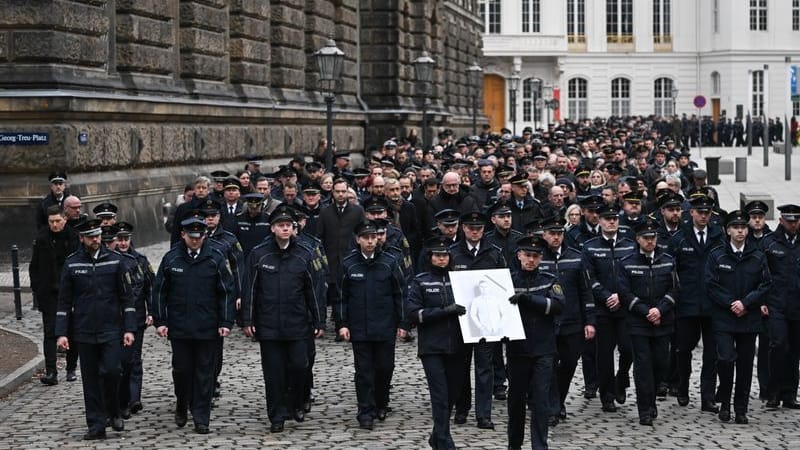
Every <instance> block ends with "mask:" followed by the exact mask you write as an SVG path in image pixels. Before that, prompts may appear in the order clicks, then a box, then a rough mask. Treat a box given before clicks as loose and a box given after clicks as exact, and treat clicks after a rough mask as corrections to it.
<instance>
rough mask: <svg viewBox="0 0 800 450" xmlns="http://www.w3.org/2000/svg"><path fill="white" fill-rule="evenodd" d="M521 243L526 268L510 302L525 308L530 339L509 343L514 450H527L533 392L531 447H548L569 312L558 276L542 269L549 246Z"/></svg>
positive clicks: (534, 239) (517, 276) (518, 274)
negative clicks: (559, 339) (559, 336)
mask: <svg viewBox="0 0 800 450" xmlns="http://www.w3.org/2000/svg"><path fill="white" fill-rule="evenodd" d="M517 245H518V250H517V258H519V261H520V270H519V271H515V272H514V273H513V274H512V275H511V279H512V281H513V282H514V292H515V294H514V295H513V296H511V298H509V299H508V301H509V302H510V303H511V304H513V305H517V306H518V307H519V313H520V316H521V317H522V326H523V328H524V329H525V339H524V340H515V341H510V342H509V343H508V448H509V449H520V448H522V441H523V439H524V435H525V416H526V410H527V409H526V407H525V406H526V404H527V403H528V399H529V391H530V404H531V405H533V412H532V415H531V448H532V449H547V448H548V447H547V433H548V418H549V415H550V411H549V409H550V408H549V404H548V396H549V395H550V380H551V378H552V376H553V357H554V355H555V353H556V332H555V321H554V319H553V316H556V315H558V314H560V313H561V311H562V309H563V306H564V292H563V289H562V287H561V285H560V284H559V283H558V280H557V278H556V276H555V275H553V274H551V273H547V272H542V271H541V270H539V263H540V262H541V260H542V252H543V251H544V247H545V246H546V245H547V244H546V242H545V241H544V240H542V238H540V237H538V236H526V237H524V238H522V239H520V240H519V241H518V242H517Z"/></svg>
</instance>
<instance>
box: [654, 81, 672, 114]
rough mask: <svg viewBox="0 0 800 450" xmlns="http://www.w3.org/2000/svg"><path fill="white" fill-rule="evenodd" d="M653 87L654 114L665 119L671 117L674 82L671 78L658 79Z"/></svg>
mask: <svg viewBox="0 0 800 450" xmlns="http://www.w3.org/2000/svg"><path fill="white" fill-rule="evenodd" d="M653 87H654V89H653V97H654V100H655V105H654V110H653V112H654V114H655V115H656V116H663V117H668V116H671V115H672V114H673V112H672V111H673V110H672V103H673V100H672V80H671V79H669V78H658V79H656V81H655V83H654V85H653Z"/></svg>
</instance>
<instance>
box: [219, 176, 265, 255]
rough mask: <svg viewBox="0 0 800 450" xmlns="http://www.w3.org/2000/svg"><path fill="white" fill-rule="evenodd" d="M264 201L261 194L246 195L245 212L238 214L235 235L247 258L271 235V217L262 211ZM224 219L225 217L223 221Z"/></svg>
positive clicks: (234, 229)
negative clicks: (254, 248) (251, 251)
mask: <svg viewBox="0 0 800 450" xmlns="http://www.w3.org/2000/svg"><path fill="white" fill-rule="evenodd" d="M262 200H264V196H263V195H262V194H261V193H259V192H253V193H250V194H246V195H245V196H244V201H245V210H244V211H242V212H241V213H238V214H236V218H235V225H234V228H233V234H234V235H235V236H236V240H238V241H239V245H241V246H242V252H243V253H244V257H245V258H247V255H248V254H250V250H252V249H253V247H255V246H256V245H258V244H260V243H261V241H263V240H264V238H265V237H267V235H269V230H270V223H269V215H268V214H267V213H265V212H263V211H261V201H262ZM224 218H225V216H224V215H223V220H224Z"/></svg>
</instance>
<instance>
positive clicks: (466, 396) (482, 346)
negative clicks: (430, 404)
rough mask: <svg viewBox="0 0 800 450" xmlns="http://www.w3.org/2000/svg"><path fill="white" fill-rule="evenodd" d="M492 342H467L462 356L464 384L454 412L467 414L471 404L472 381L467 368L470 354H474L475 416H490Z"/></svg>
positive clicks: (492, 386)
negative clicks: (464, 353)
mask: <svg viewBox="0 0 800 450" xmlns="http://www.w3.org/2000/svg"><path fill="white" fill-rule="evenodd" d="M493 344H494V343H493V342H479V343H477V344H467V349H468V351H467V353H466V355H465V357H464V367H463V369H462V370H463V371H464V375H463V377H464V384H463V387H462V388H461V396H460V397H459V399H458V401H457V402H456V413H458V414H463V415H468V414H469V409H470V406H472V383H471V380H470V377H469V369H470V366H471V363H472V355H473V353H474V354H475V418H476V419H491V418H492V395H494V369H493V363H492V360H493V352H494V351H493V349H492V345H493Z"/></svg>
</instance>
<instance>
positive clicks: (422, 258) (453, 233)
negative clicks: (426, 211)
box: [417, 209, 461, 272]
mask: <svg viewBox="0 0 800 450" xmlns="http://www.w3.org/2000/svg"><path fill="white" fill-rule="evenodd" d="M433 218H434V220H435V221H436V228H434V229H433V230H432V231H431V234H432V235H433V236H432V237H441V238H443V239H446V240H447V241H448V242H450V245H452V244H455V243H456V242H457V241H458V239H459V237H460V235H461V233H460V232H459V229H458V221H459V219H460V215H459V214H458V211H456V210H455V209H443V210H441V211H439V212H438V213H436V215H435V216H433ZM428 263H430V260H429V258H428V255H427V254H426V253H425V252H420V255H419V259H417V267H419V268H420V270H421V271H423V272H424V271H426V270H427V269H428Z"/></svg>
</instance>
